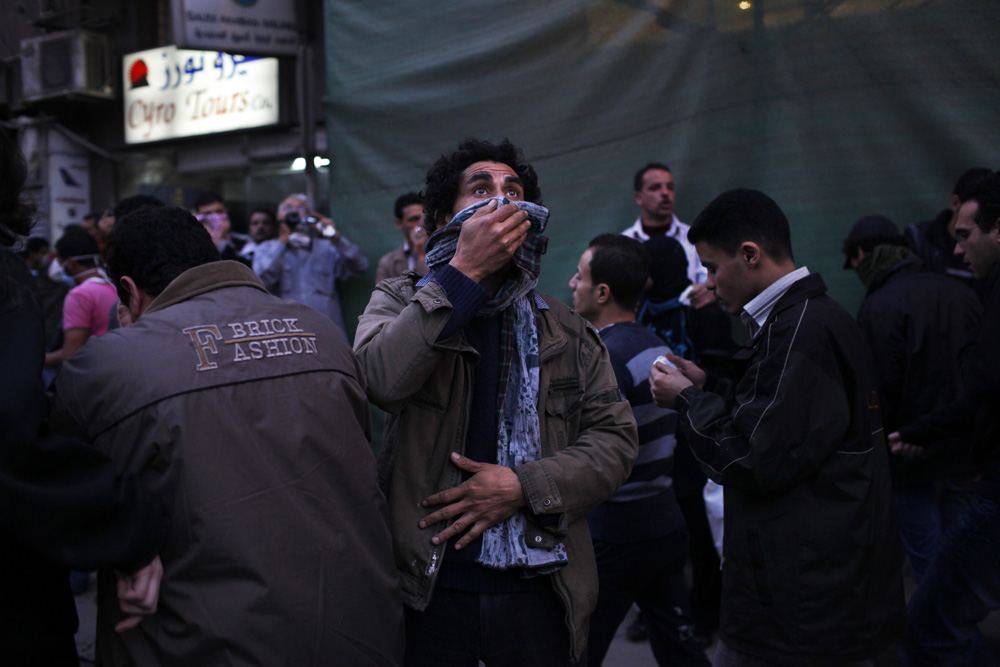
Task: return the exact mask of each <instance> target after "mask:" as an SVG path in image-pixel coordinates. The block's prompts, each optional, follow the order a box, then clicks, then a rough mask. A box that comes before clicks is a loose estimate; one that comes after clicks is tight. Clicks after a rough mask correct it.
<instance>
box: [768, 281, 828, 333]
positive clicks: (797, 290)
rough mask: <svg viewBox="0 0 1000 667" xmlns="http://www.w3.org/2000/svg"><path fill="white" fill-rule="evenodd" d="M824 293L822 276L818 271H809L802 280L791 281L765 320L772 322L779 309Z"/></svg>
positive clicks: (824, 287)
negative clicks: (790, 284)
mask: <svg viewBox="0 0 1000 667" xmlns="http://www.w3.org/2000/svg"><path fill="white" fill-rule="evenodd" d="M824 294H826V283H825V282H823V278H822V277H820V275H819V274H818V273H810V274H809V275H808V276H806V277H805V278H803V279H802V280H797V281H795V282H794V283H792V286H791V287H789V288H788V291H787V292H785V294H784V295H783V296H782V297H781V298H780V299H778V303H776V304H775V305H774V309H773V310H771V315H770V317H768V318H767V321H768V322H773V321H774V318H775V317H777V315H778V313H780V312H781V311H783V310H787V309H788V308H791V307H792V306H795V305H797V304H800V303H802V302H803V301H805V300H807V299H814V298H816V297H818V296H823V295H824Z"/></svg>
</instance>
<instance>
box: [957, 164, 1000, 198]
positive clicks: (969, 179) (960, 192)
mask: <svg viewBox="0 0 1000 667" xmlns="http://www.w3.org/2000/svg"><path fill="white" fill-rule="evenodd" d="M992 175H993V170H992V169H987V168H986V167H973V168H972V169H966V170H965V171H964V172H962V175H961V176H959V177H958V181H956V182H955V189H954V190H952V192H951V193H952V194H953V195H955V196H957V197H958V201H959V202H961V203H963V204H964V203H965V202H967V201H969V198H970V197H972V194H973V193H974V192H975V191H976V187H978V185H979V184H980V183H981V182H982V181H983V180H985V179H987V178H989V177H990V176H992Z"/></svg>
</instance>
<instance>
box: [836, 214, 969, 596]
mask: <svg viewBox="0 0 1000 667" xmlns="http://www.w3.org/2000/svg"><path fill="white" fill-rule="evenodd" d="M843 249H844V255H845V257H846V261H845V263H844V268H845V269H846V268H852V269H854V270H855V271H856V272H857V274H858V278H859V279H860V280H861V283H862V284H863V285H864V286H865V289H866V290H867V293H866V294H865V298H864V300H863V301H862V302H861V307H860V308H859V309H858V326H859V327H860V328H861V332H862V333H863V334H864V336H865V339H866V340H867V341H868V345H869V346H870V347H871V349H872V351H873V352H874V353H875V354H874V359H875V373H876V376H877V379H878V384H879V393H880V400H879V407H880V408H881V410H882V421H883V423H884V425H885V431H886V433H893V432H895V431H898V430H899V429H900V428H902V427H904V426H906V425H908V424H910V423H912V422H913V421H914V420H916V419H917V418H918V417H920V416H921V415H925V414H928V413H930V412H933V411H934V410H936V409H938V408H940V407H942V406H945V405H947V404H948V403H950V402H951V401H954V400H956V399H957V398H958V397H959V395H960V391H961V380H960V370H959V364H958V354H959V351H960V350H961V348H962V346H963V345H965V343H966V342H967V341H968V340H969V339H970V338H971V337H972V335H973V333H974V332H975V330H976V327H977V326H978V325H979V321H980V317H981V313H982V308H981V307H980V304H979V298H978V297H977V296H976V293H975V292H974V291H972V289H971V288H969V287H967V286H966V285H964V284H962V283H961V282H960V281H958V280H954V279H952V278H951V277H950V276H946V275H944V274H942V273H932V272H930V271H928V270H927V269H926V266H925V263H924V262H923V261H922V260H921V259H919V258H918V257H916V256H915V255H914V254H913V252H912V251H911V250H910V249H909V248H907V247H906V241H905V240H904V238H903V236H902V235H901V234H900V233H899V231H898V230H897V228H896V224H895V223H894V222H892V221H891V220H889V219H888V218H886V217H883V216H881V215H869V216H865V217H863V218H861V219H860V220H858V221H857V222H856V223H854V226H853V227H852V228H851V232H850V234H849V235H848V237H847V239H846V240H845V241H844V247H843ZM959 440H960V441H961V440H967V438H959ZM955 444H959V443H955ZM964 465H967V462H966V461H965V460H964V459H963V457H961V456H955V455H954V454H953V453H951V452H949V451H947V450H942V449H938V450H937V451H936V456H934V457H933V458H929V457H927V456H922V457H916V458H913V457H904V456H900V455H894V456H892V457H891V458H890V470H891V472H892V496H893V504H894V505H895V508H896V518H897V519H898V521H899V536H900V538H902V541H903V547H904V548H905V549H906V553H907V554H908V555H909V557H910V564H911V565H912V567H913V576H914V578H916V580H917V582H918V583H919V582H920V580H921V579H922V578H923V575H924V571H925V570H926V569H927V566H928V565H930V562H931V559H932V558H933V557H934V553H935V552H936V551H937V547H938V543H939V542H940V540H941V534H942V531H943V529H944V528H945V527H947V524H948V515H949V514H950V513H951V511H954V508H956V507H960V506H961V505H962V503H963V502H964V501H963V500H962V498H963V497H964V496H966V495H967V494H968V492H967V489H963V488H962V487H960V486H958V485H956V484H955V483H953V482H946V483H945V485H944V487H943V489H942V494H941V500H940V501H939V500H938V495H937V493H936V492H935V480H937V479H940V478H942V477H945V476H952V475H959V476H961V475H962V473H963V472H965V471H964V470H963V467H964Z"/></svg>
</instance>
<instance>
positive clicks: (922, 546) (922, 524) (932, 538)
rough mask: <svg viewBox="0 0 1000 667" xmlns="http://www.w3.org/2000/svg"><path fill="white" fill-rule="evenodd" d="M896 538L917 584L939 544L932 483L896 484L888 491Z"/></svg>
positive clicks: (937, 510) (938, 509) (938, 511)
mask: <svg viewBox="0 0 1000 667" xmlns="http://www.w3.org/2000/svg"><path fill="white" fill-rule="evenodd" d="M892 500H893V505H894V506H895V508H896V519H897V521H899V538H900V541H902V543H903V548H904V549H905V551H906V555H907V556H909V558H910V566H911V567H912V568H913V578H914V579H916V580H917V583H920V580H921V579H923V578H924V572H926V571H927V568H928V567H930V564H931V561H932V560H933V559H934V554H935V553H936V552H937V547H938V543H939V542H940V541H941V506H940V504H939V503H938V498H937V494H936V493H935V492H934V482H924V483H921V484H905V485H899V486H896V487H894V488H893V489H892Z"/></svg>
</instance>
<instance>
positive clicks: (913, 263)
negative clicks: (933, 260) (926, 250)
mask: <svg viewBox="0 0 1000 667" xmlns="http://www.w3.org/2000/svg"><path fill="white" fill-rule="evenodd" d="M923 268H924V262H923V260H921V259H920V258H919V257H910V258H909V259H904V260H902V261H900V262H896V263H895V264H893V265H892V266H890V267H889V268H887V269H885V270H884V271H882V272H881V273H880V274H878V275H877V276H875V280H873V281H872V286H871V287H869V288H868V294H871V293H872V292H875V291H876V290H878V288H880V287H882V286H883V285H885V284H886V283H890V282H892V281H893V280H895V279H896V278H899V277H901V276H907V275H910V274H911V273H918V272H920V271H921V270H922V269H923Z"/></svg>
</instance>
